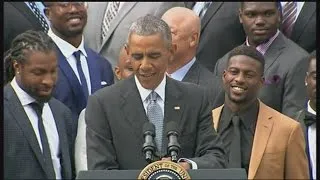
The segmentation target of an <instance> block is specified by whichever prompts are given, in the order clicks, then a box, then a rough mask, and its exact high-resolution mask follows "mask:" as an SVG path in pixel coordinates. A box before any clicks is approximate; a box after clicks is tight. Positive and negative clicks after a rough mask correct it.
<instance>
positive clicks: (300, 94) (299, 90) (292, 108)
mask: <svg viewBox="0 0 320 180" xmlns="http://www.w3.org/2000/svg"><path fill="white" fill-rule="evenodd" d="M307 66H308V61H307V59H306V58H304V59H303V60H301V61H299V62H298V63H297V64H296V65H295V66H294V67H293V68H291V69H290V71H289V72H288V74H287V76H286V79H285V82H284V83H285V86H284V87H285V89H284V94H283V100H282V111H281V112H282V113H283V114H285V115H287V116H289V117H292V118H293V117H294V115H295V113H296V112H297V111H299V110H300V109H303V106H304V104H306V101H307V99H306V97H307V95H306V87H305V84H304V79H305V76H306V72H307V68H308V67H307Z"/></svg>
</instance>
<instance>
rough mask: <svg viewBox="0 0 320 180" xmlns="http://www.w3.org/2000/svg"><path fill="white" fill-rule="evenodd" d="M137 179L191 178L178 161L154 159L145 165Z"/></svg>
mask: <svg viewBox="0 0 320 180" xmlns="http://www.w3.org/2000/svg"><path fill="white" fill-rule="evenodd" d="M138 179H191V178H190V175H189V174H188V172H187V171H186V170H185V169H184V168H183V167H182V166H180V165H179V164H178V163H174V162H172V161H156V162H153V163H151V164H149V165H148V166H146V167H145V168H144V169H143V170H142V171H141V173H140V174H139V176H138Z"/></svg>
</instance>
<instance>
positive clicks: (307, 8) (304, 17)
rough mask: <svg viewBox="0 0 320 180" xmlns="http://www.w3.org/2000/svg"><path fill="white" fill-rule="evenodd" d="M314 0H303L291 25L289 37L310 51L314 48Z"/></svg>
mask: <svg viewBox="0 0 320 180" xmlns="http://www.w3.org/2000/svg"><path fill="white" fill-rule="evenodd" d="M316 14H317V13H316V2H309V1H305V2H304V5H303V7H302V9H301V11H300V13H299V16H298V18H297V20H296V22H295V24H294V26H293V29H292V33H291V36H290V39H291V40H292V41H294V42H295V43H297V44H298V45H299V46H300V47H302V48H303V49H305V50H306V51H308V52H309V53H311V52H312V51H313V50H315V49H316V47H317V44H316V40H317V38H316V29H317V26H316Z"/></svg>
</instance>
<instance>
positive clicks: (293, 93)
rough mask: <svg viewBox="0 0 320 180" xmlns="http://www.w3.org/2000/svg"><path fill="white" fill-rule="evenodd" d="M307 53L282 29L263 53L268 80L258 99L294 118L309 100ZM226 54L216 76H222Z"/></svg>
mask: <svg viewBox="0 0 320 180" xmlns="http://www.w3.org/2000/svg"><path fill="white" fill-rule="evenodd" d="M307 57H308V53H307V52H306V51H305V50H304V49H302V48H301V47H299V46H298V45H297V44H295V43H294V42H292V41H291V40H290V39H288V38H286V37H285V36H284V35H283V34H282V33H281V32H280V34H279V36H278V37H277V38H276V39H275V40H274V41H273V43H272V44H271V45H270V47H269V49H268V50H267V52H266V53H265V55H264V58H265V66H264V77H265V79H266V83H265V85H264V86H263V87H262V89H261V90H260V94H259V99H261V101H262V102H264V103H265V104H267V105H268V106H270V107H272V108H273V109H275V110H277V111H279V112H281V113H283V114H285V115H287V116H289V117H291V118H293V117H294V114H295V113H296V112H297V111H299V110H300V109H302V107H300V105H301V104H305V102H306V99H305V97H306V96H307V95H306V87H305V84H304V78H305V76H306V72H307V69H308V60H307ZM227 58H228V53H227V54H226V55H225V56H224V57H222V58H221V59H219V61H218V62H217V65H216V67H215V71H214V74H215V75H216V76H220V77H221V76H222V73H223V70H224V69H225V67H226V62H227ZM220 95H224V93H220ZM219 99H222V98H219ZM219 104H220V105H221V104H223V102H219Z"/></svg>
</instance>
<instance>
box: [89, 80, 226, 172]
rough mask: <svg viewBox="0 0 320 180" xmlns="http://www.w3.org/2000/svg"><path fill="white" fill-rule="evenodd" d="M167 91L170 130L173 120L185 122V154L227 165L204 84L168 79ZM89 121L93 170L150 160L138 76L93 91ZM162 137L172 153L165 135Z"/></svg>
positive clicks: (202, 163) (205, 164)
mask: <svg viewBox="0 0 320 180" xmlns="http://www.w3.org/2000/svg"><path fill="white" fill-rule="evenodd" d="M165 91H166V92H165V107H164V112H165V113H164V132H166V130H165V127H166V126H165V124H166V123H167V122H169V121H175V122H176V123H177V124H178V125H179V130H180V134H181V135H180V137H179V142H180V145H181V153H180V156H179V158H180V157H184V158H190V159H191V160H193V161H194V162H196V163H197V165H198V168H200V169H202V168H224V167H225V155H224V151H223V149H222V143H221V140H220V138H219V137H218V136H217V134H216V132H215V131H214V129H213V126H212V125H213V124H212V115H211V110H212V109H211V108H210V107H209V105H208V104H209V103H208V99H207V98H206V96H205V93H204V92H203V91H202V89H200V88H199V87H198V86H197V85H195V84H191V83H184V82H179V81H176V80H173V79H171V78H167V83H166V87H165ZM175 107H180V108H179V109H177V108H175ZM85 120H86V124H87V134H86V140H87V159H88V169H89V170H92V169H93V170H102V169H142V168H144V167H145V166H146V165H147V162H146V161H145V155H144V154H143V152H142V145H143V143H144V138H143V132H142V127H143V125H144V123H145V122H148V119H147V116H146V112H145V110H144V107H143V102H142V101H141V97H140V94H139V92H138V89H137V87H136V84H135V80H134V77H133V76H131V77H130V78H128V79H125V80H122V81H119V82H117V83H115V84H114V85H112V86H109V87H106V88H103V89H101V90H99V91H97V92H96V93H95V94H93V95H91V96H90V97H89V101H88V105H87V108H86V114H85ZM162 142H163V144H162V151H163V152H166V148H167V144H168V140H167V138H166V135H165V134H164V136H163V140H162ZM161 155H162V156H163V155H165V154H161Z"/></svg>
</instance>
